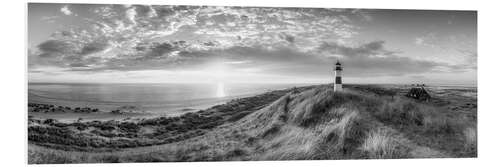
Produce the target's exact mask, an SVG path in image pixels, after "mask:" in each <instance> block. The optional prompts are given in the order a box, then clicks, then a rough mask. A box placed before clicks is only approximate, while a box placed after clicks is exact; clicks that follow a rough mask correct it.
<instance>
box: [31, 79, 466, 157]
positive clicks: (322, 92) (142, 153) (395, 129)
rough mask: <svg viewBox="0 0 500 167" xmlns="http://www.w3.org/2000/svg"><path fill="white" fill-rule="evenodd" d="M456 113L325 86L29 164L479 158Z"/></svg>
mask: <svg viewBox="0 0 500 167" xmlns="http://www.w3.org/2000/svg"><path fill="white" fill-rule="evenodd" d="M375 90H377V89H375ZM373 92H376V93H373ZM377 94H378V95H377ZM388 94H390V95H392V94H391V93H388ZM240 112H242V111H240ZM448 112H449V111H448V110H446V109H443V108H442V107H439V106H434V105H431V104H428V103H418V102H415V101H413V100H410V99H406V98H402V97H399V96H396V97H392V96H386V95H385V94H384V92H383V91H382V92H379V91H373V90H372V89H370V90H369V91H366V89H360V88H356V87H353V88H350V89H346V91H344V92H342V93H334V92H333V90H332V88H331V87H328V86H318V87H316V88H314V89H310V90H305V91H302V90H297V91H292V92H290V93H288V94H286V95H284V96H282V97H281V98H279V99H278V100H276V101H274V102H273V103H272V104H269V105H268V106H266V107H265V108H262V109H260V110H257V111H255V112H251V113H247V114H248V115H246V114H244V115H243V116H238V118H235V119H234V120H232V121H234V122H232V121H228V122H225V123H224V124H222V125H220V126H218V127H217V128H215V129H213V130H211V131H208V132H207V133H204V134H203V135H200V136H197V137H192V138H189V139H186V140H183V141H179V142H175V143H170V144H164V145H156V146H149V147H138V148H129V149H122V150H120V151H115V152H112V153H110V152H102V153H91V152H77V151H61V150H55V149H50V148H45V147H41V146H36V145H33V144H30V145H29V150H28V152H29V156H28V157H29V163H86V162H159V161H217V160H295V159H352V158H424V157H475V156H476V151H475V150H476V136H475V134H476V132H475V129H476V128H475V120H470V119H467V118H463V117H460V116H457V114H454V115H453V114H449V113H448ZM237 114H238V112H236V113H233V114H232V117H234V116H235V115H237Z"/></svg>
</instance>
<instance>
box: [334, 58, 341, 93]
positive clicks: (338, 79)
mask: <svg viewBox="0 0 500 167" xmlns="http://www.w3.org/2000/svg"><path fill="white" fill-rule="evenodd" d="M333 91H334V92H338V91H342V66H341V64H340V62H339V61H338V60H337V63H336V64H335V82H334V86H333Z"/></svg>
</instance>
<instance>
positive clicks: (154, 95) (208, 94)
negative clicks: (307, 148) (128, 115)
mask: <svg viewBox="0 0 500 167" xmlns="http://www.w3.org/2000/svg"><path fill="white" fill-rule="evenodd" d="M293 86H300V85H291V84H223V83H217V84H54V83H30V84H28V93H29V96H28V101H30V102H41V103H54V104H56V105H66V106H85V105H90V106H95V107H99V108H104V109H113V108H116V107H120V106H131V105H133V106H140V107H143V108H144V109H145V110H168V109H181V108H200V106H202V107H209V106H211V105H214V104H216V103H221V102H224V101H227V100H229V99H232V98H235V97H242V96H251V95H254V94H258V93H263V92H266V91H269V90H275V89H283V88H289V87H293Z"/></svg>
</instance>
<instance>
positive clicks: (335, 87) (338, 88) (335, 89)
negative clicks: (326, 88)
mask: <svg viewBox="0 0 500 167" xmlns="http://www.w3.org/2000/svg"><path fill="white" fill-rule="evenodd" d="M333 91H334V92H339V91H342V84H334V85H333Z"/></svg>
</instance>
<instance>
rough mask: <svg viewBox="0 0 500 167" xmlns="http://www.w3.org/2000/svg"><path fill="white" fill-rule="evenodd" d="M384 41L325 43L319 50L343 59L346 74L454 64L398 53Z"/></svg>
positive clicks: (407, 71) (402, 71) (422, 69)
mask: <svg viewBox="0 0 500 167" xmlns="http://www.w3.org/2000/svg"><path fill="white" fill-rule="evenodd" d="M384 43H385V42H384V41H373V42H369V43H365V44H362V45H359V46H356V47H352V46H345V45H342V44H339V43H326V42H325V43H323V44H321V45H320V46H319V47H318V48H317V50H318V52H320V53H323V54H326V55H332V56H333V57H334V58H335V59H339V60H340V61H341V62H342V63H343V64H344V65H345V67H346V72H345V73H346V74H350V75H357V76H370V75H376V76H379V75H404V74H418V73H424V72H431V71H436V70H437V68H438V67H444V68H451V67H452V66H450V65H448V64H443V63H437V62H432V61H426V60H416V59H412V58H409V57H401V56H398V55H397V53H398V52H396V51H390V50H387V49H386V48H385V47H384Z"/></svg>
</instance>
